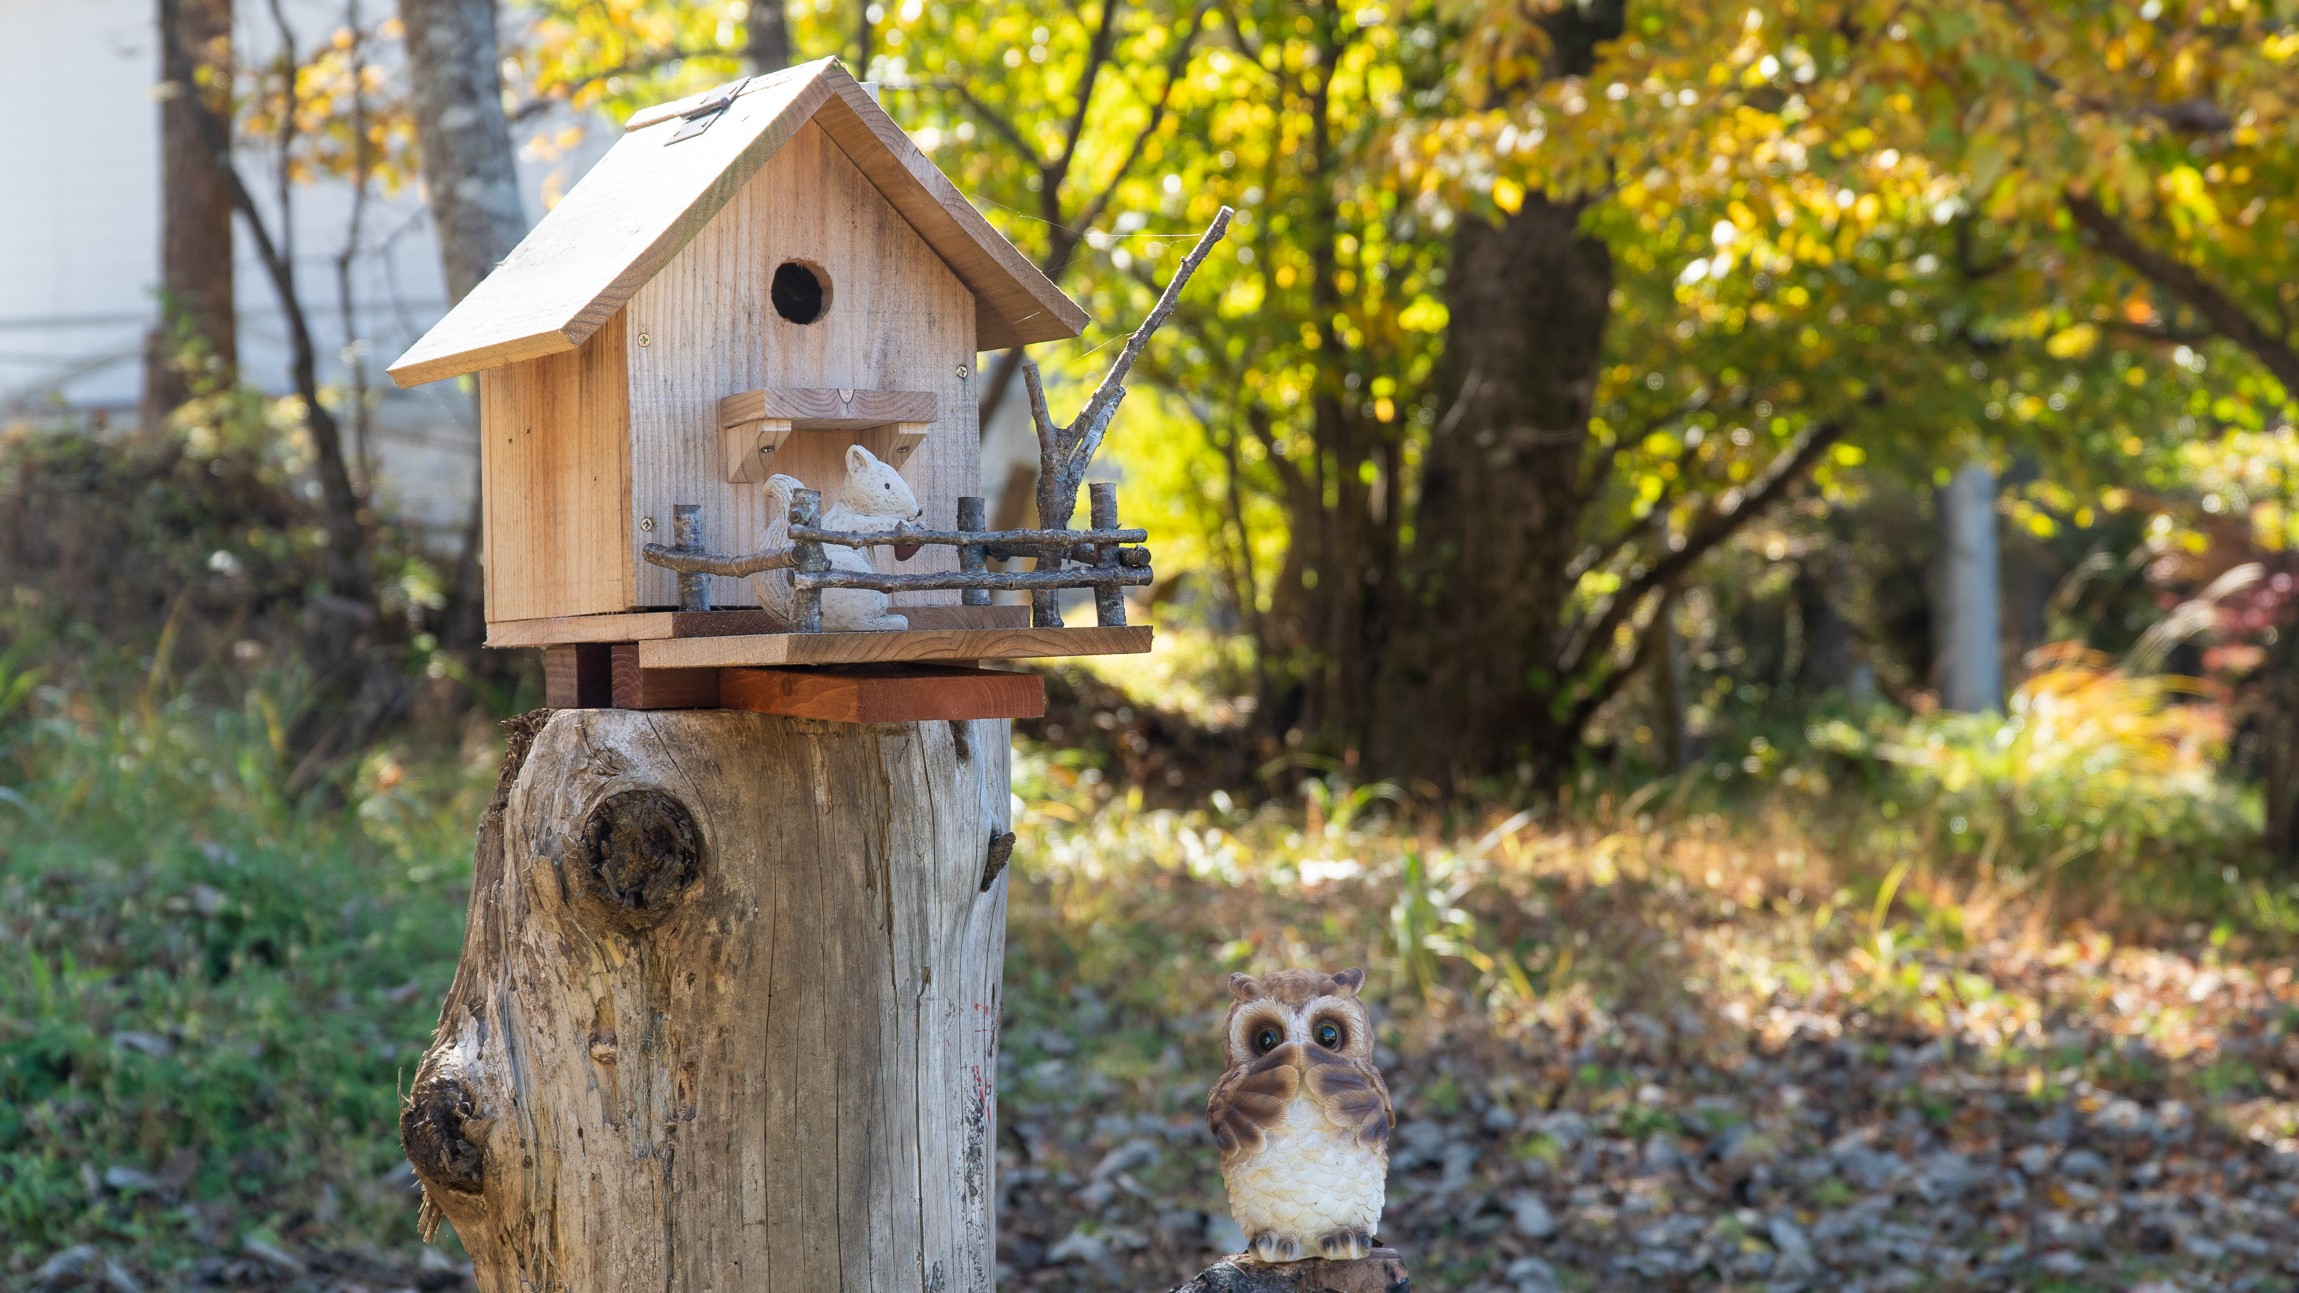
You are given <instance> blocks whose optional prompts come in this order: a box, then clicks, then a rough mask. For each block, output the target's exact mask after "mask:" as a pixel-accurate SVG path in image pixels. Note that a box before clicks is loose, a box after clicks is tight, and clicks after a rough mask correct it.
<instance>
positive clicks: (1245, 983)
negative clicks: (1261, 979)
mask: <svg viewBox="0 0 2299 1293" xmlns="http://www.w3.org/2000/svg"><path fill="white" fill-rule="evenodd" d="M1229 995H1230V997H1231V998H1232V999H1234V1000H1237V1001H1251V1000H1253V999H1254V998H1255V997H1258V996H1260V995H1261V985H1260V984H1258V983H1255V982H1254V981H1253V976H1252V975H1250V974H1232V975H1230V976H1229Z"/></svg>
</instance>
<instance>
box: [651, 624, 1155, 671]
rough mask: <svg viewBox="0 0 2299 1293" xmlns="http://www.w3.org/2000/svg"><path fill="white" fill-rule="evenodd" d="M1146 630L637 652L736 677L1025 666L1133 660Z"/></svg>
mask: <svg viewBox="0 0 2299 1293" xmlns="http://www.w3.org/2000/svg"><path fill="white" fill-rule="evenodd" d="M1150 645H1151V629H1150V627H1149V626H1148V625H1146V624H1144V625H1129V626H1127V627H1124V628H1100V627H1090V628H1060V629H1040V628H1026V629H924V630H920V629H911V630H909V631H907V632H902V633H781V634H770V635H765V636H760V637H724V638H674V639H665V640H660V641H652V642H641V643H638V644H637V648H638V656H639V663H640V664H641V665H642V666H644V667H645V668H648V669H701V668H716V669H731V668H741V667H744V666H757V667H771V666H774V665H794V664H869V663H879V662H886V663H891V662H894V661H900V660H1023V659H1031V658H1035V657H1042V656H1069V655H1131V654H1138V653H1140V652H1143V651H1147V650H1149V649H1150Z"/></svg>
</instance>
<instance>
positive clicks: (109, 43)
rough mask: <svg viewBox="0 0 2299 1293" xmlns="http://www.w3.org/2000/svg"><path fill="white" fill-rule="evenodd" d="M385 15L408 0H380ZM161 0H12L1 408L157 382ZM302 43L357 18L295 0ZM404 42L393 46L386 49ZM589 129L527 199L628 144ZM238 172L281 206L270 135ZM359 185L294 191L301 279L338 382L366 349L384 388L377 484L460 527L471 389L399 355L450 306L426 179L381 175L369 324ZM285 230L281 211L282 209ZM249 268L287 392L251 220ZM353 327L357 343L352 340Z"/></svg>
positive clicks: (247, 29) (248, 327) (14, 412)
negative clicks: (156, 92)
mask: <svg viewBox="0 0 2299 1293" xmlns="http://www.w3.org/2000/svg"><path fill="white" fill-rule="evenodd" d="M364 7H365V9H366V10H367V11H369V16H368V21H369V23H370V24H372V23H373V22H374V21H375V19H376V18H377V17H378V16H380V15H383V14H388V13H389V12H390V10H391V8H392V6H390V5H389V4H388V3H386V2H383V0H366V3H365V6H364ZM155 8H156V6H155V5H154V4H153V3H152V0H70V3H63V4H58V3H50V2H46V0H0V50H4V51H6V52H7V54H6V61H7V63H8V65H9V73H8V75H6V76H4V77H0V120H5V121H7V122H9V123H10V125H9V129H7V130H5V131H0V425H5V424H7V423H11V422H17V421H24V420H35V421H37V420H46V419H49V418H52V417H55V416H57V415H65V416H71V415H85V414H101V415H103V416H108V417H110V418H111V419H112V420H113V421H115V422H121V421H124V420H125V419H127V418H132V417H133V414H134V411H135V408H136V405H137V401H138V396H139V394H140V390H141V385H142V380H143V348H144V338H145V335H146V334H147V333H148V332H150V330H151V329H152V328H153V327H154V326H155V324H156V322H157V316H158V309H157V303H156V290H157V285H158V279H159V243H160V229H159V107H158V104H157V103H156V101H155V100H154V98H153V86H154V84H155V83H156V82H157V81H158V79H159V78H158V68H159V50H158V41H157V36H156V34H155V32H154V30H153V26H152V23H153V14H154V10H155ZM283 8H284V10H285V12H286V13H287V16H288V20H289V22H290V24H291V25H292V26H293V27H294V29H295V38H296V41H297V44H298V46H299V47H300V48H301V49H304V50H309V49H311V48H312V47H314V46H315V45H317V44H318V43H319V42H321V41H323V40H325V39H327V38H328V37H329V36H330V35H331V33H333V32H334V31H335V30H336V29H337V28H338V27H340V26H341V25H342V23H343V12H344V11H343V7H342V5H341V4H340V3H329V2H328V0H285V3H284V5H283ZM238 9H239V14H238V28H239V30H238V33H237V41H238V47H239V57H240V59H241V61H242V64H243V66H253V65H255V64H256V63H257V62H258V61H259V60H261V59H264V58H266V57H268V56H269V53H270V51H272V50H276V49H277V48H278V47H279V46H278V37H277V35H276V28H275V27H274V25H273V23H272V21H271V16H270V11H269V8H268V6H265V5H258V4H252V3H248V2H247V0H242V3H240V4H239V6H238ZM389 52H390V53H391V54H394V55H396V53H397V51H396V48H395V47H394V48H391V49H390V50H389ZM569 124H570V120H569V118H567V117H566V116H564V115H562V114H557V113H550V114H544V115H542V116H540V117H537V118H533V119H531V120H529V121H528V122H526V123H523V124H522V126H521V127H520V130H521V132H522V133H521V136H520V137H521V139H522V140H524V139H526V138H528V137H530V136H531V137H536V138H542V137H548V136H555V135H557V134H558V133H559V132H560V131H562V130H563V129H564V128H565V127H566V126H567V125H569ZM583 124H585V125H586V126H587V127H588V130H587V133H586V136H585V138H584V140H583V142H582V144H581V145H580V146H578V147H577V148H576V149H574V150H573V151H571V152H570V153H568V154H567V155H565V156H559V155H557V153H556V150H542V151H548V152H549V153H550V154H551V155H550V156H548V157H544V156H539V155H538V151H539V150H537V149H535V148H533V147H522V150H521V155H522V161H521V169H522V172H523V173H522V177H521V178H522V180H523V182H524V187H525V189H526V193H527V206H528V213H529V216H530V217H531V218H532V217H534V216H536V215H539V214H540V213H541V211H542V209H543V199H542V195H543V193H544V192H546V191H548V192H551V193H562V192H564V191H565V190H566V189H567V188H568V187H570V186H571V185H572V184H573V182H574V179H575V178H577V177H579V176H580V175H581V174H582V173H583V172H584V171H585V170H587V169H589V167H590V165H591V164H592V163H593V162H594V161H596V160H597V158H598V156H599V155H600V154H601V153H603V152H604V151H605V149H606V147H607V145H608V144H610V143H612V142H613V137H614V133H615V132H614V130H613V128H612V127H611V126H608V125H606V124H605V123H601V122H587V123H583ZM237 161H238V165H239V167H240V171H241V174H242V175H243V176H244V177H245V179H246V181H247V183H248V184H249V186H250V187H251V188H253V189H255V190H256V191H257V193H258V195H259V197H260V198H261V199H262V200H264V202H265V203H266V205H267V206H269V205H271V199H270V195H271V193H272V192H273V189H274V185H275V174H276V172H275V171H274V170H273V169H272V167H271V165H270V159H269V158H268V157H267V156H266V155H265V154H264V153H263V152H262V150H260V149H257V148H254V147H253V146H248V147H243V149H242V151H241V152H240V154H239V156H238V159H237ZM351 205H352V193H351V190H350V188H349V186H348V185H345V184H342V183H336V182H328V183H316V184H309V185H303V186H299V188H298V189H297V191H296V193H295V194H294V207H295V221H294V241H295V264H296V272H297V277H298V287H299V295H300V296H301V297H302V299H303V300H304V302H305V308H306V310H307V311H308V312H309V315H310V318H311V322H312V326H313V329H314V332H315V334H316V340H317V342H318V348H319V352H320V361H321V381H322V382H323V383H327V384H330V385H337V384H341V383H342V382H344V381H345V380H346V378H347V377H348V376H349V373H350V369H349V368H348V366H347V365H349V364H352V363H357V364H359V365H360V366H361V367H362V368H363V369H364V371H365V373H366V374H367V380H368V384H369V385H370V387H372V388H375V389H377V390H378V391H379V392H381V393H382V399H381V403H380V406H379V407H378V408H377V411H376V418H375V449H376V454H377V457H378V459H379V471H378V475H379V478H380V479H379V482H378V484H379V491H378V492H379V494H380V495H381V497H382V498H383V499H384V500H385V502H386V505H387V506H390V507H392V508H393V509H394V510H396V511H398V512H399V513H400V514H402V515H403V516H405V517H406V518H407V519H408V520H410V521H412V522H415V523H417V524H418V525H420V526H422V527H423V528H425V529H427V530H431V531H433V532H435V533H437V534H438V535H439V536H440V537H441V538H448V537H450V536H453V535H456V534H458V533H459V531H460V528H461V526H462V524H463V522H464V519H465V518H466V517H467V515H468V511H469V506H470V497H471V495H470V489H471V485H472V477H473V470H474V469H473V458H474V455H475V443H474V438H473V431H472V427H471V420H472V414H471V402H470V398H469V396H468V394H467V393H465V392H464V391H463V390H461V389H459V387H458V384H457V383H453V382H443V383H438V384H435V385H433V386H427V387H421V388H418V389H416V390H413V391H405V392H401V391H396V390H394V389H393V388H392V386H391V383H390V380H389V379H388V378H386V377H384V376H383V368H384V366H385V365H386V364H388V363H390V362H391V361H392V360H393V359H394V358H396V357H398V355H399V352H400V351H402V350H404V349H405V348H406V347H407V345H408V344H409V343H411V342H413V341H414V340H415V338H416V337H418V336H420V335H421V334H422V332H423V331H424V330H425V329H426V328H428V327H429V326H430V325H431V324H432V323H433V322H434V321H435V320H437V318H438V317H439V315H440V314H442V313H443V312H444V311H445V308H446V300H445V289H444V285H443V280H442V277H441V273H440V268H439V254H438V246H437V243H436V241H435V240H434V237H433V233H432V229H431V225H430V220H429V216H428V213H427V210H426V208H425V206H424V202H423V194H422V192H421V186H420V185H419V184H409V185H408V186H406V187H405V188H403V189H402V190H401V191H400V192H399V193H397V194H395V195H392V196H389V197H386V196H384V195H383V194H382V193H381V192H380V190H376V191H371V193H370V195H369V198H368V204H367V211H366V215H365V221H364V223H365V229H364V233H363V236H362V238H361V239H360V246H359V248H358V251H357V253H356V255H355V259H354V270H353V276H352V277H353V297H354V299H355V301H356V303H357V310H356V313H355V317H354V326H353V327H352V328H351V329H349V330H348V331H347V329H346V328H345V327H344V326H343V315H342V309H341V302H340V299H339V296H338V294H337V291H336V257H337V256H338V255H340V254H341V253H342V251H343V249H344V245H345V242H346V232H347V227H348V222H349V215H350V211H351ZM270 215H271V217H272V219H273V227H274V228H275V229H277V228H278V224H277V212H276V211H273V212H271V213H270ZM238 244H239V245H238V250H237V254H236V263H235V278H236V287H237V292H238V303H239V317H240V338H239V345H240V366H241V371H242V375H243V378H244V379H245V380H246V381H247V382H248V383H250V384H251V385H254V386H256V387H258V388H259V389H262V390H265V391H268V392H273V393H280V392H284V391H286V390H287V389H288V387H289V385H290V382H289V377H288V363H289V351H288V346H287V332H286V328H285V326H284V322H283V320H284V316H283V314H282V312H281V310H280V309H279V304H278V296H277V294H276V293H275V291H274V289H273V286H272V283H271V280H270V278H269V277H268V276H267V275H266V274H265V273H264V271H263V267H262V265H261V264H260V262H259V261H258V260H257V257H256V255H255V252H254V249H253V246H252V244H251V243H250V242H249V240H248V237H247V231H246V229H245V227H244V225H242V226H241V227H240V228H239V233H238ZM347 341H349V342H352V343H354V344H350V345H347V344H346V342H347Z"/></svg>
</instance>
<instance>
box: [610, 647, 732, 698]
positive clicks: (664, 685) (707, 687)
mask: <svg viewBox="0 0 2299 1293" xmlns="http://www.w3.org/2000/svg"><path fill="white" fill-rule="evenodd" d="M611 651H612V653H613V654H612V657H611V659H612V661H613V673H614V683H613V688H614V702H615V708H616V709H716V708H718V670H716V669H648V668H644V667H643V666H642V665H641V663H640V660H639V648H638V646H637V644H636V643H631V642H619V643H617V644H615V646H614V647H612V648H611Z"/></svg>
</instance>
